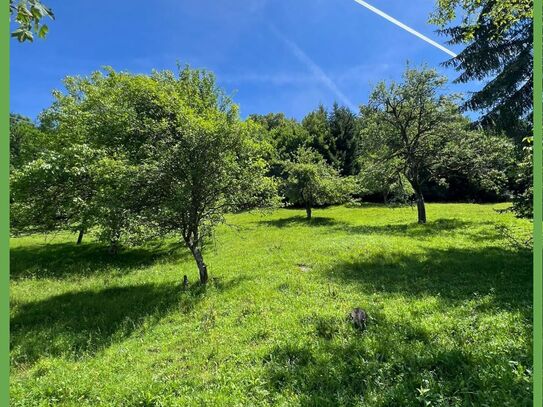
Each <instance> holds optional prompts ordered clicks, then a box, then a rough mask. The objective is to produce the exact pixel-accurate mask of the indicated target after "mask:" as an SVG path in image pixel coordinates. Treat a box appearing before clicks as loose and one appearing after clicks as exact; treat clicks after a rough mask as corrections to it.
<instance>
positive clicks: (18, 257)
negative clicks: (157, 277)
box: [10, 243, 189, 280]
mask: <svg viewBox="0 0 543 407" xmlns="http://www.w3.org/2000/svg"><path fill="white" fill-rule="evenodd" d="M180 248H181V246H180V245H179V244H177V243H169V244H166V243H164V244H161V245H156V246H153V247H151V246H150V247H144V248H125V249H123V250H121V252H119V253H118V254H116V255H112V254H110V253H109V252H108V248H107V247H105V246H103V245H100V244H98V243H85V244H82V245H80V246H79V245H75V244H74V243H48V244H43V245H28V246H19V247H14V248H11V249H10V278H11V279H12V280H18V279H21V278H29V277H31V278H64V277H69V276H89V275H92V274H97V273H111V272H113V271H115V272H121V273H125V272H128V271H130V270H135V269H140V268H144V267H148V266H150V265H152V264H154V263H155V262H157V261H159V260H161V259H164V258H171V259H172V260H180V259H184V258H188V257H189V252H188V251H186V250H178V249H180Z"/></svg>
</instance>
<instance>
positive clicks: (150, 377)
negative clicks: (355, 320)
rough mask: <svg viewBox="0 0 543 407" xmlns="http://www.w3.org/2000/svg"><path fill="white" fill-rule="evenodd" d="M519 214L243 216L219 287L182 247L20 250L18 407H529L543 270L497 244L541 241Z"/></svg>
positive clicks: (221, 257) (219, 270)
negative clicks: (357, 315)
mask: <svg viewBox="0 0 543 407" xmlns="http://www.w3.org/2000/svg"><path fill="white" fill-rule="evenodd" d="M505 207H507V204H498V205H476V204H429V205H428V207H427V211H428V224H426V225H419V224H417V223H416V216H417V215H416V208H411V207H405V208H387V207H384V206H380V205H361V206H356V207H354V206H353V207H345V206H340V207H332V208H328V209H316V210H314V212H313V215H314V219H313V220H312V221H311V222H307V221H306V220H305V219H304V216H305V211H303V210H294V209H288V210H287V209H281V210H277V211H275V212H273V213H269V214H260V213H242V214H237V215H230V216H228V218H227V220H228V224H227V225H222V226H221V227H219V229H218V230H217V233H216V236H215V239H214V241H213V242H212V243H211V244H210V245H209V246H208V247H207V248H206V250H205V253H204V255H205V259H206V262H207V263H208V268H209V271H210V277H211V281H210V283H209V284H208V285H207V286H206V287H202V286H200V285H199V284H198V283H197V269H196V266H195V263H194V260H193V259H192V257H190V254H189V252H188V250H187V249H185V248H183V247H181V246H179V245H176V244H175V242H174V241H170V242H166V243H163V244H158V243H157V244H154V243H153V244H149V245H148V246H146V247H144V248H134V249H125V250H123V251H122V252H121V253H119V254H118V255H117V256H114V257H112V256H110V255H108V254H107V248H106V247H103V246H101V245H99V244H97V243H95V242H93V241H92V239H90V238H87V237H86V238H85V241H84V243H83V244H82V245H81V246H76V245H75V240H76V236H75V235H71V234H58V235H55V236H52V235H49V236H42V235H34V236H27V237H20V238H13V239H12V241H11V352H12V356H11V358H12V359H11V399H12V404H13V406H51V405H60V406H87V405H89V406H527V405H531V397H532V394H531V358H532V351H531V347H532V343H531V338H532V326H531V318H532V269H531V267H532V265H531V253H530V252H529V251H527V250H523V249H519V248H515V247H514V246H512V245H511V244H510V242H509V240H508V239H506V238H504V237H503V234H502V233H500V231H499V225H505V226H508V227H510V228H512V229H513V230H515V231H516V233H519V234H527V233H529V232H530V228H531V224H530V223H529V222H527V221H525V220H519V219H516V218H514V216H513V215H512V214H510V213H507V214H502V213H498V211H497V209H503V208H505ZM184 274H187V275H188V276H189V279H190V286H189V287H188V288H187V289H183V286H182V279H183V275H184ZM357 306H359V307H362V308H364V309H366V310H367V312H368V314H369V316H370V321H369V323H368V328H367V330H366V331H364V332H359V331H357V330H355V329H354V328H353V327H352V325H351V324H350V323H349V321H348V319H347V315H348V314H349V312H350V310H351V309H352V308H354V307H357Z"/></svg>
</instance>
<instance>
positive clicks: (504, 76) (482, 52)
mask: <svg viewBox="0 0 543 407" xmlns="http://www.w3.org/2000/svg"><path fill="white" fill-rule="evenodd" d="M532 7H533V2H532V0H438V1H437V4H436V10H435V12H434V14H433V16H432V18H431V21H432V22H434V23H436V24H438V25H439V26H441V27H442V29H441V30H440V32H441V33H442V34H443V35H445V36H447V37H449V38H450V43H451V44H462V45H464V46H465V48H464V49H463V50H462V51H461V52H460V53H459V54H458V56H457V57H456V58H452V59H450V60H449V61H447V62H445V65H447V66H453V67H454V68H456V70H457V71H459V72H460V73H461V74H460V76H459V77H458V78H457V79H456V82H460V83H465V82H468V81H472V80H479V81H481V80H488V82H487V83H486V84H485V85H484V86H483V88H482V89H481V90H479V91H476V92H474V93H472V94H471V96H470V97H469V98H468V99H467V100H466V101H465V103H464V106H463V107H464V108H465V109H469V110H475V111H480V112H481V113H482V116H481V120H480V122H481V123H482V124H483V125H485V126H487V127H494V128H497V129H498V130H505V131H506V132H507V133H508V135H510V136H512V137H514V138H515V139H516V141H517V143H519V144H520V142H521V140H522V139H523V138H524V137H526V136H528V134H529V133H530V129H529V127H528V126H526V119H527V120H528V121H530V120H531V117H530V116H531V110H532V85H533V83H532V42H533V39H532V37H533V32H532ZM458 20H459V21H460V22H459V23H458V24H457V25H453V26H448V25H449V24H451V23H452V22H455V23H456V21H458Z"/></svg>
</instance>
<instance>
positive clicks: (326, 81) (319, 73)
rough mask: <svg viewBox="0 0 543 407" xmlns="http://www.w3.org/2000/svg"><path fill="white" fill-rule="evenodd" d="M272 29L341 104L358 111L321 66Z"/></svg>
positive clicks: (275, 29) (271, 26)
mask: <svg viewBox="0 0 543 407" xmlns="http://www.w3.org/2000/svg"><path fill="white" fill-rule="evenodd" d="M270 28H271V29H272V31H273V32H274V34H275V35H276V36H277V37H279V38H280V39H281V40H282V41H283V42H284V43H285V45H286V46H287V47H288V48H289V50H290V52H292V54H293V55H294V56H295V57H296V58H297V59H298V60H299V61H300V62H302V63H303V64H304V65H305V66H306V67H307V68H308V69H309V70H310V71H311V73H312V74H313V75H315V77H316V78H317V79H318V80H319V81H320V82H321V83H322V84H323V85H324V86H326V87H327V88H328V89H330V90H331V91H332V92H333V93H334V94H335V95H336V97H337V98H338V99H339V101H340V102H342V103H343V104H345V105H346V106H347V107H349V109H351V110H352V111H357V110H358V109H357V107H356V105H355V104H354V103H352V102H351V101H350V100H349V98H348V97H347V96H345V95H344V94H343V92H342V91H341V90H339V88H338V87H337V85H336V84H335V83H334V81H333V80H332V79H330V77H329V76H328V75H326V73H324V71H323V70H322V69H321V67H320V66H318V65H317V64H316V63H315V62H313V60H312V59H311V58H309V57H308V56H307V55H306V53H305V52H303V51H302V50H301V49H300V47H298V45H296V43H294V42H293V41H291V40H289V39H288V38H286V37H285V36H284V35H283V34H281V33H280V32H279V30H278V29H277V28H275V27H274V26H273V25H271V24H270Z"/></svg>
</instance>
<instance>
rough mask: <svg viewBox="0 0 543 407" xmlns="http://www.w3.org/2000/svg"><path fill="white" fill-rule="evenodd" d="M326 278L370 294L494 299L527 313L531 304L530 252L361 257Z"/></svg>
mask: <svg viewBox="0 0 543 407" xmlns="http://www.w3.org/2000/svg"><path fill="white" fill-rule="evenodd" d="M323 272H324V274H325V275H326V276H328V277H329V278H331V279H333V280H335V281H337V282H340V283H342V284H343V283H348V284H355V285H358V286H359V287H360V288H361V289H363V290H364V291H365V292H368V293H373V292H380V293H391V294H401V295H403V296H408V297H423V296H427V295H432V296H440V297H441V298H443V299H447V300H451V301H463V300H466V299H468V298H473V296H474V293H479V294H489V293H490V294H491V295H492V297H493V298H494V303H495V304H496V305H497V306H500V307H505V308H508V307H514V308H518V309H523V310H524V311H525V312H529V305H530V304H531V303H532V297H531V292H532V257H531V252H530V251H528V250H506V249H504V248H500V247H488V248H483V249H458V248H454V249H453V248H451V249H433V248H429V249H426V250H425V251H424V252H423V253H420V254H402V253H386V254H380V255H374V256H371V257H363V256H360V257H359V258H357V259H355V260H353V261H350V262H344V263H339V264H338V263H336V264H335V265H333V266H332V267H331V268H329V269H327V270H324V271H323Z"/></svg>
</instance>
